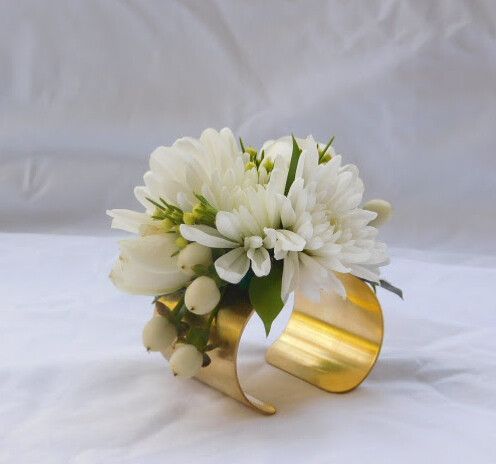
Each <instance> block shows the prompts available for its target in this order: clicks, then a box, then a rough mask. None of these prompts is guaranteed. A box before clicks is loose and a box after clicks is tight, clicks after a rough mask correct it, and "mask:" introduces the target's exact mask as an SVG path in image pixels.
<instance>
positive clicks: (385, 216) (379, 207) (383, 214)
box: [363, 199, 393, 227]
mask: <svg viewBox="0 0 496 464" xmlns="http://www.w3.org/2000/svg"><path fill="white" fill-rule="evenodd" d="M363 209H366V210H368V211H373V212H374V213H377V217H376V218H375V219H373V220H372V221H370V222H369V226H373V227H380V226H382V225H383V224H385V223H386V222H387V221H388V220H389V218H390V217H391V212H392V209H393V208H392V206H391V203H389V202H388V201H386V200H380V199H377V200H370V201H368V202H367V203H365V204H364V205H363Z"/></svg>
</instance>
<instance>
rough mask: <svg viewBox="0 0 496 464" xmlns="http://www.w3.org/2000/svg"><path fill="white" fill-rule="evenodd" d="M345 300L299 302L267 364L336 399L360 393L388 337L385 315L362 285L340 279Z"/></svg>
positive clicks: (298, 299)
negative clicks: (344, 394) (385, 327)
mask: <svg viewBox="0 0 496 464" xmlns="http://www.w3.org/2000/svg"><path fill="white" fill-rule="evenodd" d="M338 277H339V278H340V280H341V282H342V283H343V285H344V287H345V289H346V293H347V298H346V299H342V298H341V297H339V296H338V295H336V294H333V295H326V294H322V295H321V301H320V303H314V302H311V301H309V300H308V299H306V298H305V297H304V296H303V295H301V294H297V295H296V296H295V309H294V311H293V314H292V315H291V318H290V320H289V322H288V325H287V326H286V328H285V330H284V332H283V334H282V335H281V336H280V337H279V339H278V340H276V342H274V344H273V345H272V346H271V347H270V348H269V350H268V351H267V354H266V360H267V362H268V363H269V364H272V365H273V366H275V367H277V368H279V369H282V370H284V371H285V372H288V373H289V374H292V375H294V376H296V377H298V378H300V379H302V380H305V381H307V382H309V383H311V384H312V385H315V386H316V387H319V388H321V389H323V390H325V391H328V392H332V393H346V392H349V391H351V390H354V389H355V388H357V387H358V386H359V385H360V384H361V383H362V382H363V381H364V380H365V379H366V378H367V377H368V375H369V374H370V372H371V371H372V369H373V368H374V366H375V364H376V362H377V359H378V357H379V354H380V350H381V347H382V342H383V335H384V320H383V316H382V309H381V306H380V303H379V301H378V300H377V297H376V295H375V293H374V292H373V291H372V289H371V288H370V287H369V286H368V285H367V284H366V283H364V282H363V281H361V280H360V279H358V278H356V277H354V276H351V275H348V274H340V275H339V276H338Z"/></svg>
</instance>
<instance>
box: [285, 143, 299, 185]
mask: <svg viewBox="0 0 496 464" xmlns="http://www.w3.org/2000/svg"><path fill="white" fill-rule="evenodd" d="M291 138H292V139H293V152H292V153H291V162H290V163H289V169H288V177H287V178H286V186H285V188H284V195H287V194H288V192H289V189H290V188H291V185H293V182H294V180H295V176H296V168H297V167H298V160H299V159H300V155H301V148H300V147H299V146H298V142H297V141H296V139H295V138H294V135H291Z"/></svg>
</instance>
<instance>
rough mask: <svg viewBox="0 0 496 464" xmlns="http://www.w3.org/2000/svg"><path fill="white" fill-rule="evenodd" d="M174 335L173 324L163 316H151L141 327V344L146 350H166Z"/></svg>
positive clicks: (174, 337)
mask: <svg viewBox="0 0 496 464" xmlns="http://www.w3.org/2000/svg"><path fill="white" fill-rule="evenodd" d="M176 337H177V332H176V328H175V327H174V324H171V323H170V322H169V321H168V320H167V319H166V318H165V317H163V316H158V315H157V316H154V317H152V318H151V319H150V320H149V321H148V322H147V324H146V325H145V328H144V329H143V345H145V348H146V349H147V350H148V351H166V350H167V348H169V347H170V346H171V345H172V343H173V342H174V340H175V339H176Z"/></svg>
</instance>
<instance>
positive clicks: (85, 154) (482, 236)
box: [0, 0, 496, 464]
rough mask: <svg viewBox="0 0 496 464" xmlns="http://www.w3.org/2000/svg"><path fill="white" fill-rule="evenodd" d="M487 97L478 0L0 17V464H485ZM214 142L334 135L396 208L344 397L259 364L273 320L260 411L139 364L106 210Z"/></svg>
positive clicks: (493, 111)
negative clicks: (176, 158) (378, 333)
mask: <svg viewBox="0 0 496 464" xmlns="http://www.w3.org/2000/svg"><path fill="white" fill-rule="evenodd" d="M495 82H496V3H495V2H494V1H493V0H478V1H472V0H465V1H463V0H440V1H436V2H433V1H430V0H405V1H401V2H398V1H394V0H371V1H367V2H362V1H358V0H350V1H347V2H335V1H329V2H324V1H315V2H307V1H300V2H297V1H291V2H289V1H279V0H273V1H272V0H271V1H270V2H268V1H266V0H255V1H244V2H243V1H227V0H226V1H220V0H219V1H202V0H197V1H191V0H184V1H177V2H172V1H158V0H157V1H146V2H140V1H114V0H105V1H104V0H101V1H71V2H66V1H63V0H59V1H53V0H50V1H43V2H40V1H38V0H19V1H13V0H12V1H7V0H5V1H0V231H1V232H3V234H1V235H0V462H1V463H2V464H3V463H8V464H10V463H12V462H15V463H21V464H25V463H36V464H44V463H49V464H52V463H57V464H58V463H63V464H66V463H71V464H72V463H74V464H82V463H83V464H84V463H88V464H93V463H104V464H112V463H119V464H121V463H124V464H126V463H133V464H134V463H136V464H142V463H145V462H146V463H155V462H157V463H159V462H160V463H162V462H171V463H183V462H186V463H191V462H194V463H195V464H196V463H198V464H202V463H210V462H211V463H213V462H233V463H244V462H247V463H248V462H250V463H258V462H261V463H273V462H278V461H281V462H290V463H292V462H295V463H300V462H305V463H331V462H332V463H335V462H346V463H363V462H371V463H378V464H388V463H394V464H397V463H398V462H400V463H402V464H404V463H406V464H408V463H419V462H428V463H430V462H433V463H445V462H446V463H450V464H451V463H463V464H467V463H477V464H486V463H487V464H489V463H491V464H492V463H494V462H496V445H495V443H496V425H495V424H496V355H495V353H496V303H495V301H496V299H495V298H494V296H493V291H494V287H495V282H496V255H495V253H496V240H495V239H494V230H495V226H496V208H495V205H496V186H495V181H494V178H495V172H496V156H495V154H494V147H495V146H496V131H495V130H494V129H495V121H496V86H495ZM209 126H211V127H215V128H218V129H219V128H221V127H223V126H229V127H231V128H232V129H233V131H234V133H235V134H236V135H239V136H242V137H243V139H244V140H245V142H246V143H250V144H253V145H259V144H260V143H261V142H262V141H263V140H265V139H267V138H274V137H278V136H281V135H285V134H287V133H290V132H294V133H295V134H296V135H299V136H305V135H307V134H309V133H312V134H313V135H314V136H315V137H316V138H317V139H320V140H322V141H327V140H328V137H329V136H330V135H336V142H335V146H336V148H337V150H338V151H339V152H343V153H344V155H345V160H346V161H349V162H353V163H356V164H357V165H358V166H359V168H360V172H361V176H362V177H363V179H364V181H365V185H366V199H370V198H374V197H382V198H385V199H388V200H390V201H391V202H392V203H393V205H394V207H395V214H394V216H393V220H392V221H391V223H390V224H389V225H388V226H386V227H385V228H384V230H382V231H381V236H382V238H384V239H385V241H387V242H388V243H389V244H390V245H393V246H395V247H396V248H393V253H392V264H391V266H390V267H388V268H387V269H386V270H385V277H386V278H388V279H389V280H391V281H392V282H393V283H394V284H397V285H398V286H400V287H402V288H403V289H404V291H405V295H406V299H405V301H404V302H402V301H400V300H399V299H397V298H396V297H394V296H393V295H390V294H388V293H386V292H381V296H380V297H381V301H382V303H383V307H384V311H385V319H386V338H385V343H384V349H383V352H382V355H381V358H380V359H379V362H378V364H377V366H376V367H375V369H374V371H373V372H372V374H371V376H370V377H369V378H368V379H367V381H366V382H365V383H364V384H363V385H362V386H361V387H360V388H359V389H358V390H356V391H354V392H352V393H349V394H346V395H332V394H326V393H324V392H322V391H320V390H318V389H316V388H314V387H312V386H310V385H307V384H305V383H304V382H302V381H299V380H298V379H295V378H292V377H291V376H289V375H287V374H285V373H283V372H280V371H278V370H277V369H275V368H272V367H270V366H267V365H265V364H264V361H263V357H264V351H265V349H266V347H267V346H268V345H269V343H270V341H273V340H274V339H275V338H276V336H277V334H278V333H280V332H281V330H282V328H283V327H284V324H285V322H286V321H287V319H288V316H289V311H288V309H286V311H285V313H284V315H282V317H281V318H280V319H278V320H277V321H276V324H275V328H274V330H273V333H272V334H271V336H270V339H269V340H268V341H266V340H265V339H264V337H263V329H262V327H261V324H259V323H258V321H256V320H254V321H253V322H252V323H251V324H250V326H249V327H248V330H247V335H246V337H245V340H244V341H243V344H242V353H241V360H242V362H243V366H242V367H243V369H242V372H243V374H244V376H243V378H244V379H245V384H246V386H247V389H248V390H249V391H251V392H252V393H253V394H254V395H255V396H258V397H260V398H262V399H264V400H267V401H268V402H271V403H273V404H275V405H276V407H277V408H278V413H277V415H275V416H273V417H261V416H259V415H257V414H255V413H254V412H252V411H250V410H248V409H246V408H244V407H243V406H241V405H239V404H237V403H236V402H235V401H233V400H231V399H229V398H226V397H224V396H222V395H220V394H219V393H217V392H215V391H212V390H211V389H209V388H207V387H205V386H203V385H201V384H198V383H196V382H194V381H191V382H181V381H178V380H177V379H173V377H172V375H171V374H170V372H169V370H168V366H167V364H166V363H165V361H164V360H162V359H161V358H160V356H158V355H147V354H146V353H144V352H143V349H142V346H141V330H142V327H143V324H144V322H145V321H146V320H147V319H148V317H149V315H150V313H151V305H150V299H149V298H140V297H130V296H128V295H124V294H119V293H118V292H117V290H115V289H114V288H112V286H111V284H110V282H109V281H108V279H107V275H108V272H109V270H110V267H111V264H112V262H113V260H114V259H115V258H116V256H117V238H116V237H115V236H113V237H112V238H110V237H107V238H105V237H103V235H105V234H109V233H110V229H109V219H108V218H107V217H105V215H104V211H105V210H106V209H108V208H127V207H129V208H136V207H137V203H136V201H134V200H133V197H132V188H133V186H134V185H137V184H140V183H141V182H142V181H141V177H142V175H143V173H144V171H145V170H146V166H147V162H148V154H149V153H150V152H151V151H152V150H153V149H154V148H155V147H156V146H157V145H161V144H164V145H168V144H171V143H172V142H173V141H174V140H175V139H176V138H178V137H180V136H183V135H191V136H198V135H199V134H200V132H201V131H202V130H203V129H205V128H206V127H209ZM44 234H45V235H44ZM49 234H51V235H49ZM55 234H76V235H72V236H66V235H55ZM415 250H422V251H415Z"/></svg>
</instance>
